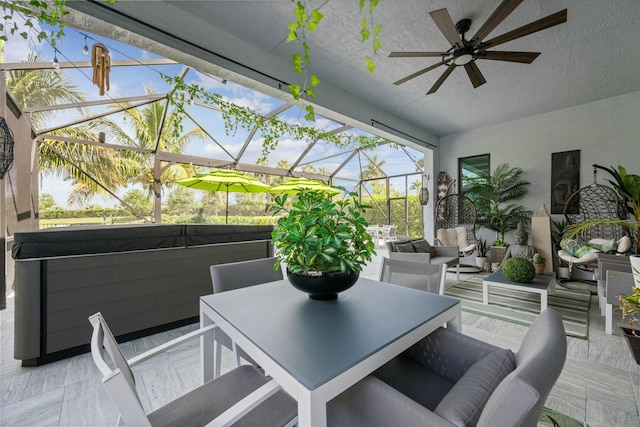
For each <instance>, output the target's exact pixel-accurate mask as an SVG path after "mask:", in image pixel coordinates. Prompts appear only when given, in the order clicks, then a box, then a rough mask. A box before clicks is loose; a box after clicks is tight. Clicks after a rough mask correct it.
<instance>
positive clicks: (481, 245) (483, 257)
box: [476, 239, 489, 270]
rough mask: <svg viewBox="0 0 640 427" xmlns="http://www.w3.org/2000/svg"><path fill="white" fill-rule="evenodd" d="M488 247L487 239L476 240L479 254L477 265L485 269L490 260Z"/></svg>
mask: <svg viewBox="0 0 640 427" xmlns="http://www.w3.org/2000/svg"><path fill="white" fill-rule="evenodd" d="M488 249H489V248H488V247H487V241H486V240H484V239H478V240H477V241H476V250H477V251H478V255H476V265H477V266H478V268H482V269H483V270H484V266H485V265H486V264H487V262H488V261H489V258H488V257H487V251H488Z"/></svg>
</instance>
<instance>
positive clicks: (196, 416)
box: [148, 365, 298, 426]
mask: <svg viewBox="0 0 640 427" xmlns="http://www.w3.org/2000/svg"><path fill="white" fill-rule="evenodd" d="M267 382H268V379H267V378H266V377H265V376H264V375H262V374H260V373H259V372H258V371H257V370H256V369H255V368H254V367H252V366H248V365H243V366H241V367H239V368H237V369H234V370H233V371H230V372H228V373H226V374H225V375H222V376H220V377H218V378H216V379H215V380H212V381H209V382H207V383H205V384H203V385H202V386H200V387H198V388H197V389H195V390H192V391H191V392H189V393H187V394H185V395H183V396H180V397H179V398H177V399H176V400H174V401H172V402H170V403H169V404H167V405H166V406H163V407H161V408H159V409H157V410H155V411H154V412H152V413H150V414H149V415H148V417H149V421H150V422H151V425H153V426H196V425H201V426H203V425H206V424H207V423H208V422H210V421H211V420H213V419H214V418H216V417H217V416H218V415H220V414H221V413H223V412H224V411H226V410H227V409H229V408H230V407H231V406H232V405H234V404H235V403H236V402H237V401H239V400H240V399H242V398H243V397H245V396H247V395H248V394H249V393H251V392H252V391H254V390H256V389H258V388H259V387H260V386H262V385H263V384H265V383H267ZM297 412H298V405H297V404H296V402H295V400H293V399H292V398H291V397H290V396H289V395H288V394H287V393H285V392H284V391H278V392H277V393H276V394H274V395H273V396H271V397H270V398H269V399H267V400H266V401H264V402H263V403H261V404H260V405H258V406H257V407H256V408H255V409H254V410H252V411H251V412H250V413H248V414H247V415H246V416H245V417H243V418H242V419H241V420H240V421H239V422H238V423H236V424H234V426H259V425H264V426H281V425H285V424H286V423H287V422H289V421H290V420H292V419H294V418H295V417H296V415H297Z"/></svg>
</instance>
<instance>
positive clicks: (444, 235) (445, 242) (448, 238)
mask: <svg viewBox="0 0 640 427" xmlns="http://www.w3.org/2000/svg"><path fill="white" fill-rule="evenodd" d="M436 238H437V239H438V241H439V242H440V243H441V244H442V246H458V232H456V230H455V228H441V229H439V230H438V232H437V233H436Z"/></svg>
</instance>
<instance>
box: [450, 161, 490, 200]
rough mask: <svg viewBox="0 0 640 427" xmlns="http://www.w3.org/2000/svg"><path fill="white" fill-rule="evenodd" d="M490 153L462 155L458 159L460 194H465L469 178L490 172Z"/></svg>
mask: <svg viewBox="0 0 640 427" xmlns="http://www.w3.org/2000/svg"><path fill="white" fill-rule="evenodd" d="M489 159H490V156H489V154H481V155H479V156H471V157H460V158H459V159H458V194H464V193H465V192H466V191H467V188H468V187H469V180H471V179H473V178H477V177H479V176H482V175H489V172H490V170H491V169H490V163H489Z"/></svg>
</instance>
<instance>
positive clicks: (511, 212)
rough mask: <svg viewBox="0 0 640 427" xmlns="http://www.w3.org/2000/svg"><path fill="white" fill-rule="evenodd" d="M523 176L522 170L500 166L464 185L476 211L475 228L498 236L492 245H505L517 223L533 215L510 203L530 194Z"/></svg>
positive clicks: (469, 180) (527, 182) (506, 165)
mask: <svg viewBox="0 0 640 427" xmlns="http://www.w3.org/2000/svg"><path fill="white" fill-rule="evenodd" d="M522 174H523V171H522V169H520V168H511V167H509V165H508V164H506V163H502V164H500V165H498V166H497V167H496V168H495V169H494V171H493V173H492V174H490V175H489V174H479V175H478V176H477V177H474V178H470V179H467V181H466V183H465V187H467V192H466V195H467V196H468V197H469V198H470V199H472V200H473V202H474V204H475V206H476V210H477V212H478V221H477V223H478V225H480V226H481V227H483V228H486V229H488V230H492V231H495V232H496V233H497V239H496V242H494V245H496V243H497V242H504V241H505V240H504V235H505V233H506V232H507V231H511V230H515V229H516V227H517V225H518V222H519V221H522V220H524V219H526V218H529V217H530V216H531V215H532V212H531V211H529V210H527V209H525V208H524V207H522V206H520V205H518V204H515V203H513V201H515V200H518V199H521V198H522V197H524V196H525V195H526V194H527V193H528V191H529V190H528V188H527V186H528V185H529V184H530V183H529V181H527V180H525V179H523V178H522ZM504 246H508V245H506V244H505V245H504Z"/></svg>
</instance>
